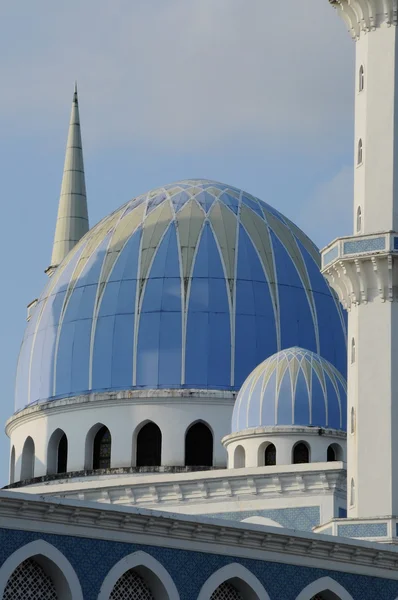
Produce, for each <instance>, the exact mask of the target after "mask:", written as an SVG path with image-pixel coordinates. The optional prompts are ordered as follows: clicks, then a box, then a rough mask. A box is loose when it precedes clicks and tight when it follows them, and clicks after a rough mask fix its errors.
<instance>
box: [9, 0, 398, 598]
mask: <svg viewBox="0 0 398 600" xmlns="http://www.w3.org/2000/svg"><path fill="white" fill-rule="evenodd" d="M329 1H330V4H331V5H332V6H333V7H334V8H335V9H336V11H337V12H338V13H339V14H340V15H341V17H342V18H343V20H344V22H345V24H346V25H347V27H348V29H349V31H350V32H351V35H352V37H353V38H354V40H355V43H356V79H355V86H356V94H355V103H356V117H355V190H354V209H353V210H354V225H355V231H354V233H353V235H352V236H349V237H345V238H340V239H337V240H335V241H333V242H332V243H331V244H330V245H329V246H328V247H327V248H325V249H324V250H323V251H322V253H320V252H319V250H318V249H317V248H316V246H315V245H314V244H313V242H312V241H311V240H310V239H309V238H308V237H307V236H306V234H305V233H304V232H303V231H301V230H300V229H299V228H298V227H297V226H296V225H295V224H294V223H292V222H291V221H290V220H289V219H288V218H287V217H285V216H284V215H282V214H281V213H280V212H279V211H278V210H276V209H275V208H274V207H272V206H270V205H269V204H267V203H265V202H264V201H262V200H261V199H259V198H256V197H254V196H252V195H251V194H250V193H248V192H246V191H244V190H240V189H237V188H236V187H234V186H231V185H228V184H223V183H219V182H216V181H208V180H203V179H189V180H184V181H179V182H176V183H172V184H166V185H164V186H163V187H160V188H158V189H155V190H151V191H149V192H147V193H145V194H143V195H141V196H138V197H135V198H134V199H133V200H131V201H129V202H127V203H126V204H124V205H123V206H121V207H120V208H116V210H114V212H112V213H111V214H110V215H109V216H107V217H105V218H104V219H102V221H100V222H99V223H98V224H97V225H95V226H94V227H91V228H90V227H89V218H88V204H87V198H86V188H85V175H84V164H83V148H82V139H81V131H80V116H79V104H78V93H77V89H76V88H75V91H74V95H73V103H72V112H71V119H70V125H69V134H68V141H67V149H66V158H65V166H64V175H63V180H62V187H61V194H60V201H59V209H58V218H57V222H56V227H55V236H54V244H53V250H52V256H51V262H50V265H49V266H48V267H47V269H46V273H47V275H48V283H47V286H46V287H45V289H44V291H43V292H42V294H41V295H40V296H39V297H38V298H37V299H35V300H34V301H33V302H31V303H30V304H29V305H28V312H27V325H26V330H25V335H24V339H23V342H22V346H21V351H20V355H19V360H18V368H17V377H16V392H15V410H14V413H13V415H12V416H11V417H10V418H9V420H8V421H7V423H6V433H7V435H8V436H9V438H10V476H9V485H7V486H6V487H5V488H4V489H3V490H1V491H0V519H1V525H0V539H1V543H0V597H1V598H4V599H5V600H25V599H26V600H27V599H29V600H83V599H84V600H397V599H398V547H397V542H398V464H397V462H398V427H397V425H398V370H397V369H396V368H395V363H396V361H397V358H398V346H397V342H396V340H397V339H398V336H397V334H398V266H397V265H398V262H397V253H398V193H397V189H398V188H397V186H396V185H395V184H396V183H397V181H396V180H395V177H396V176H398V169H397V165H396V159H397V156H398V147H397V145H396V143H395V141H396V140H395V132H396V129H397V127H398V111H397V108H398V95H397V93H396V90H395V87H396V85H397V83H396V81H397V80H396V69H397V66H398V62H397V59H398V49H397V48H398V41H397V40H398V38H397V23H398V11H397V7H396V3H395V1H394V2H393V0H329ZM396 329H397V334H396V333H395V330H396Z"/></svg>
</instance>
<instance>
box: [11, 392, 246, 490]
mask: <svg viewBox="0 0 398 600" xmlns="http://www.w3.org/2000/svg"><path fill="white" fill-rule="evenodd" d="M233 403H234V400H231V399H220V400H218V399H217V398H209V399H206V398H195V397H192V396H190V397H182V398H180V397H176V398H172V397H167V398H145V399H139V398H130V399H128V398H124V399H122V400H117V399H116V400H115V399H113V400H108V401H106V400H104V401H86V402H81V403H75V404H73V403H71V401H70V400H69V401H68V402H67V403H65V404H63V403H62V401H61V402H56V401H55V402H53V403H49V404H48V405H47V408H45V407H42V408H41V409H39V410H36V412H31V413H30V412H29V410H28V411H26V414H25V416H24V415H20V416H18V417H17V418H16V420H15V421H14V422H13V423H12V424H11V425H9V426H8V431H9V435H10V439H11V447H12V446H14V447H15V457H16V460H15V476H14V479H15V481H18V480H20V473H21V455H22V449H23V446H24V443H25V440H26V438H27V437H28V436H31V437H32V439H33V441H34V443H35V468H34V476H35V477H38V476H42V475H46V474H47V448H48V443H49V440H50V437H51V435H52V433H53V432H54V431H55V430H56V429H58V428H60V429H61V430H62V431H64V432H65V434H66V436H67V438H68V442H69V443H68V462H67V469H68V471H80V470H83V469H84V468H86V467H87V463H86V461H85V444H86V436H87V433H88V432H89V431H90V429H91V428H92V427H94V426H95V425H96V424H103V425H105V426H106V427H108V429H109V430H110V433H111V436H112V452H111V467H130V466H135V446H134V440H135V436H136V433H137V432H138V430H139V429H140V428H141V427H142V425H143V424H145V423H146V422H148V421H153V422H154V423H156V424H157V425H158V426H159V427H160V429H161V432H162V460H161V462H162V466H181V465H184V464H185V434H186V431H187V429H188V428H189V427H190V425H192V424H193V423H195V422H197V421H202V422H204V423H206V424H207V425H209V427H210V429H211V430H212V432H213V439H214V446H213V466H217V467H225V466H226V463H227V454H226V451H225V449H224V448H223V446H222V444H221V439H222V438H223V437H224V436H225V435H227V434H228V433H229V431H230V423H231V415H232V409H233Z"/></svg>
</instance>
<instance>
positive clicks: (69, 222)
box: [46, 81, 89, 276]
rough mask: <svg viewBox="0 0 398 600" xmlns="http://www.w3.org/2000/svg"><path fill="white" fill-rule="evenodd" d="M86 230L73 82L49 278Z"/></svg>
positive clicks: (78, 120) (79, 136)
mask: <svg viewBox="0 0 398 600" xmlns="http://www.w3.org/2000/svg"><path fill="white" fill-rule="evenodd" d="M88 229H89V225H88V212H87V198H86V183H85V177H84V164H83V148H82V139H81V132H80V117H79V104H78V96H77V81H75V85H74V93H73V101H72V112H71V117H70V123H69V133H68V141H67V145H66V154H65V165H64V174H63V177H62V186H61V194H60V199H59V206H58V217H57V224H56V227H55V236H54V245H53V251H52V257H51V265H50V266H49V267H48V268H47V269H46V273H47V274H48V275H49V276H50V275H52V273H53V272H54V270H55V269H56V268H57V267H58V265H59V264H60V263H61V262H62V260H63V259H64V258H65V256H66V255H67V254H68V252H69V251H70V250H71V249H72V248H73V247H74V246H75V244H76V243H77V242H78V241H79V240H80V239H81V238H82V237H83V235H84V234H85V233H87V231H88Z"/></svg>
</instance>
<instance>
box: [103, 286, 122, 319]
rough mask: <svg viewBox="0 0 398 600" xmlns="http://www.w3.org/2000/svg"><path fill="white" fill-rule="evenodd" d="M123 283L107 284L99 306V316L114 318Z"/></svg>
mask: <svg viewBox="0 0 398 600" xmlns="http://www.w3.org/2000/svg"><path fill="white" fill-rule="evenodd" d="M121 283H122V282H121V281H109V282H108V283H107V284H106V287H105V290H104V293H103V294H102V298H101V302H100V304H99V311H98V314H99V316H101V317H106V316H112V315H114V314H115V312H116V307H117V304H118V300H119V294H120V285H121Z"/></svg>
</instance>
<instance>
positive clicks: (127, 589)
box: [109, 569, 154, 600]
mask: <svg viewBox="0 0 398 600" xmlns="http://www.w3.org/2000/svg"><path fill="white" fill-rule="evenodd" d="M109 600H154V598H153V596H152V593H151V591H150V590H149V588H148V586H147V584H146V583H145V581H144V580H143V578H142V577H140V575H138V573H136V572H135V571H133V569H130V571H127V573H124V575H122V576H121V577H120V578H119V579H118V581H117V582H116V583H115V587H114V588H113V590H112V593H111V595H110V596H109Z"/></svg>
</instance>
